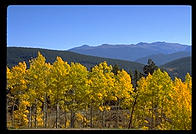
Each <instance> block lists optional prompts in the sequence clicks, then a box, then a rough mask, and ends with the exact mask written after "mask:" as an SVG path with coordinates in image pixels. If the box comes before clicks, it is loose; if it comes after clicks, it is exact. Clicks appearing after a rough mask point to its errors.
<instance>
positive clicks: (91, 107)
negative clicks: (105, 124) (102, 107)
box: [90, 103, 93, 128]
mask: <svg viewBox="0 0 196 134" xmlns="http://www.w3.org/2000/svg"><path fill="white" fill-rule="evenodd" d="M90 127H91V128H92V127H93V106H92V103H91V105H90Z"/></svg>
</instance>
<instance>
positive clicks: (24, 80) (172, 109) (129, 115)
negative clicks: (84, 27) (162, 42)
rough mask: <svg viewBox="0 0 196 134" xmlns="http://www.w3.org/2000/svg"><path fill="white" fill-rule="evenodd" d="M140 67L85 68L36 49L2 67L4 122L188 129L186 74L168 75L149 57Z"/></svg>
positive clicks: (189, 95) (104, 65) (10, 124)
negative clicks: (4, 69) (28, 56)
mask: <svg viewBox="0 0 196 134" xmlns="http://www.w3.org/2000/svg"><path fill="white" fill-rule="evenodd" d="M144 71H145V73H146V75H144V74H143V73H141V72H138V71H135V73H133V72H132V71H130V72H129V73H127V71H125V70H124V69H119V68H118V66H117V65H115V66H111V65H108V64H107V62H106V61H104V62H101V63H99V64H97V65H95V66H93V67H92V68H91V69H90V70H88V69H87V68H86V67H85V66H83V65H82V64H80V63H77V62H71V63H68V62H67V61H64V60H62V58H61V57H56V60H55V61H54V62H53V63H48V62H46V58H45V57H44V56H43V55H42V54H41V53H40V52H39V53H38V56H37V57H36V58H33V59H31V60H30V64H29V68H27V64H26V62H20V63H18V64H17V65H16V66H13V67H11V68H9V67H7V127H8V128H9V129H11V128H14V129H15V128H116V129H122V128H132V129H151V130H191V129H192V78H191V76H190V75H189V73H187V74H186V76H185V80H184V81H182V80H181V79H180V78H177V77H176V78H175V79H174V80H172V79H171V77H170V76H169V75H168V73H167V72H165V71H162V70H161V69H159V68H158V67H156V66H155V65H154V63H153V62H152V61H149V63H148V65H146V66H145V69H144Z"/></svg>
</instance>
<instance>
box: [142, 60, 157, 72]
mask: <svg viewBox="0 0 196 134" xmlns="http://www.w3.org/2000/svg"><path fill="white" fill-rule="evenodd" d="M157 69H158V67H157V66H156V65H155V63H154V62H153V61H152V59H148V64H147V65H145V66H144V68H143V72H144V74H146V75H148V74H149V73H150V74H151V75H152V74H153V72H154V71H155V70H157Z"/></svg>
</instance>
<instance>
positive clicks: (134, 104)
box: [128, 94, 138, 129]
mask: <svg viewBox="0 0 196 134" xmlns="http://www.w3.org/2000/svg"><path fill="white" fill-rule="evenodd" d="M137 97H138V94H137V95H136V97H135V100H134V103H133V106H132V109H131V115H130V119H129V125H128V129H130V128H133V126H132V122H133V113H134V110H135V106H136V102H137Z"/></svg>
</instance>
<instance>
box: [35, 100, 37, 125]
mask: <svg viewBox="0 0 196 134" xmlns="http://www.w3.org/2000/svg"><path fill="white" fill-rule="evenodd" d="M34 123H35V128H37V99H35V122H34Z"/></svg>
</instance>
